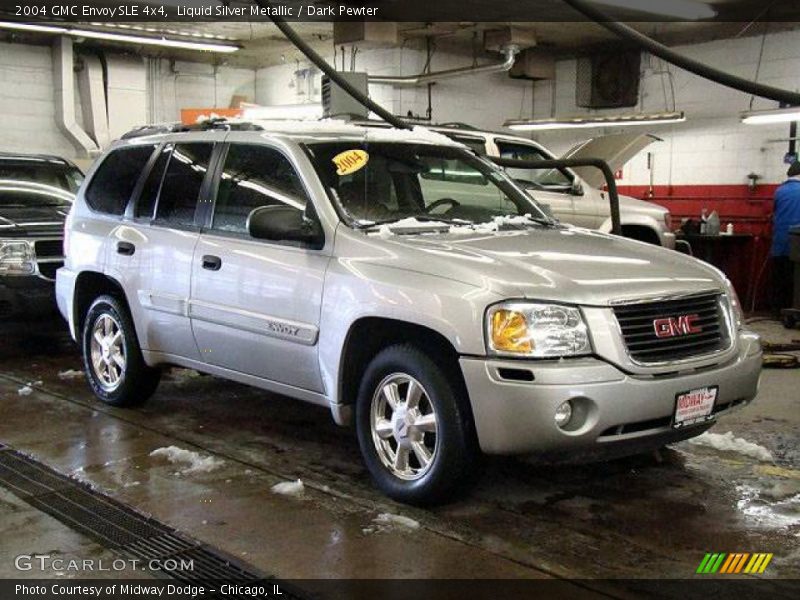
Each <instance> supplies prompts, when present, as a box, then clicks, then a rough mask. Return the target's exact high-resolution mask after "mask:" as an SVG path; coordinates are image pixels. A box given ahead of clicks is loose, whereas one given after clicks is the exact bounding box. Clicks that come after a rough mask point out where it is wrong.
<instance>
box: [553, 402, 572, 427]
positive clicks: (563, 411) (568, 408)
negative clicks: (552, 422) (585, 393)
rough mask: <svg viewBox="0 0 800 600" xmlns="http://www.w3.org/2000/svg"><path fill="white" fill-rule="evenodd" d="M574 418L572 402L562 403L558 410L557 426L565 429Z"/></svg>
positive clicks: (556, 416)
mask: <svg viewBox="0 0 800 600" xmlns="http://www.w3.org/2000/svg"><path fill="white" fill-rule="evenodd" d="M571 418H572V402H571V401H569V400H567V401H566V402H562V403H561V405H559V407H558V408H557V409H556V415H555V419H556V425H558V426H559V427H562V428H563V427H564V426H565V425H566V424H567V423H569V420H570V419H571Z"/></svg>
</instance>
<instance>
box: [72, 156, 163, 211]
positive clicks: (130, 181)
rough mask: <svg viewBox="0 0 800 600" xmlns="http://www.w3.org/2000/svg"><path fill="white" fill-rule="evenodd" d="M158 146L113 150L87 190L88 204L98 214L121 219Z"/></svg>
mask: <svg viewBox="0 0 800 600" xmlns="http://www.w3.org/2000/svg"><path fill="white" fill-rule="evenodd" d="M155 148H156V146H155V145H149V144H148V145H146V146H130V147H127V148H119V149H117V150H113V151H112V152H111V153H110V154H109V155H108V156H106V158H105V160H103V162H102V164H101V165H100V167H99V168H98V169H97V172H96V173H95V175H94V177H92V180H91V182H89V187H88V188H87V189H86V204H88V205H89V208H91V209H92V210H94V211H97V212H99V213H104V214H108V215H121V214H123V213H124V212H125V208H126V207H127V206H128V201H129V200H130V197H131V194H132V193H133V189H134V188H135V187H136V182H137V181H139V177H140V176H141V173H142V170H143V169H144V167H145V165H146V164H147V161H148V160H150V156H151V155H152V154H153V151H154V150H155Z"/></svg>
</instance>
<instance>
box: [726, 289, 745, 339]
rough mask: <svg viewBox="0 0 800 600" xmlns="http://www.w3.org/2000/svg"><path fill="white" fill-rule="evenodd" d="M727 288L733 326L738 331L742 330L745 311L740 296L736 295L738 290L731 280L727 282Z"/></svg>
mask: <svg viewBox="0 0 800 600" xmlns="http://www.w3.org/2000/svg"><path fill="white" fill-rule="evenodd" d="M725 286H726V287H727V288H728V303H729V304H730V306H731V317H732V318H733V324H734V325H735V327H736V330H737V331H738V330H740V329H741V328H742V324H743V323H744V310H743V309H742V303H741V302H740V301H739V294H737V293H736V288H734V287H733V284H732V283H731V282H730V280H729V279H726V280H725Z"/></svg>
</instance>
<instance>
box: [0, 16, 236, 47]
mask: <svg viewBox="0 0 800 600" xmlns="http://www.w3.org/2000/svg"><path fill="white" fill-rule="evenodd" d="M0 29H11V30H14V31H30V32H33V33H50V34H54V35H68V36H71V37H76V38H89V39H94V40H108V41H109V42H122V43H124V44H138V45H145V46H160V47H164V48H178V49H181V50H203V51H205V52H223V53H229V52H236V51H237V50H238V49H239V46H235V45H233V44H209V43H205V42H188V41H187V42H184V41H181V40H169V39H166V38H157V37H149V36H145V35H128V34H125V33H111V32H105V31H93V30H91V29H75V28H73V27H58V26H56V25H35V24H32V23H13V22H10V21H0Z"/></svg>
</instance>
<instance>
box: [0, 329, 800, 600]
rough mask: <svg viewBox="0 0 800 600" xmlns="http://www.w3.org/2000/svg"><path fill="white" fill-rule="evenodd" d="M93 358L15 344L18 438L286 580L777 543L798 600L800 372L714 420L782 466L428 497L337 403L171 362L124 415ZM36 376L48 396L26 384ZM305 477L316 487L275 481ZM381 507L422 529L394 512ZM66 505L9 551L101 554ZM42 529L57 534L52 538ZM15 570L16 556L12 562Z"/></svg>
mask: <svg viewBox="0 0 800 600" xmlns="http://www.w3.org/2000/svg"><path fill="white" fill-rule="evenodd" d="M753 326H754V327H755V328H757V329H759V330H760V331H762V332H764V333H765V337H766V338H767V339H769V340H770V341H788V340H789V339H791V338H800V330H795V331H794V332H786V331H785V330H783V329H782V328H781V327H780V326H779V325H777V324H775V323H771V322H757V323H754V325H753ZM80 368H81V362H80V358H79V356H78V354H77V351H76V349H75V348H74V346H73V345H72V344H71V342H70V341H69V340H67V338H66V336H60V337H58V338H55V339H54V338H52V337H43V338H41V339H38V340H33V339H8V338H6V339H5V340H3V341H2V342H0V402H2V404H0V442H2V443H5V444H7V445H9V446H12V447H13V448H15V449H17V450H19V451H22V452H24V453H27V454H30V455H32V456H34V457H35V458H37V459H39V460H41V461H43V462H45V463H47V464H48V465H50V466H52V467H53V468H55V469H56V470H58V471H60V472H62V473H67V474H71V475H73V476H75V477H78V478H80V479H83V480H86V481H88V482H90V483H91V484H92V485H94V486H97V487H98V488H99V489H101V490H103V491H105V492H107V493H108V494H110V495H111V496H113V497H115V498H117V499H118V500H121V501H123V502H125V503H128V504H129V505H131V506H133V507H135V508H137V509H138V510H140V511H143V512H146V513H149V514H152V515H153V516H155V517H156V518H158V519H160V520H162V521H164V522H166V523H168V524H170V525H172V526H174V527H176V528H178V529H179V530H181V531H184V532H186V533H187V534H188V535H191V536H193V537H195V538H198V539H200V540H202V541H204V542H206V543H208V544H211V545H213V546H216V547H218V548H221V549H222V550H224V551H226V552H228V553H229V554H232V555H235V556H239V557H240V558H241V559H243V560H245V561H247V562H249V563H251V564H252V565H253V566H254V567H256V568H257V569H260V570H262V571H263V572H267V573H271V574H275V575H277V576H279V577H282V578H286V579H305V578H411V577H413V578H462V577H469V578H475V577H477V578H481V577H482V578H550V577H570V578H601V579H602V578H684V577H691V576H692V575H693V574H694V572H695V569H696V568H697V565H698V564H699V562H700V560H701V559H702V557H703V555H704V554H705V553H706V552H716V551H720V552H737V551H740V552H772V553H774V554H775V558H774V559H773V561H772V563H771V565H770V566H769V568H768V569H767V571H766V572H765V573H764V574H763V575H762V576H760V577H762V578H763V579H767V580H771V583H769V585H771V586H774V591H775V592H776V593H778V594H779V595H781V594H780V592H782V593H785V594H786V595H787V596H788V595H792V594H795V597H797V596H796V592H797V591H798V590H797V589H791V588H790V587H788V586H791V585H796V582H795V583H794V584H792V583H791V582H789V581H786V580H788V579H790V578H794V579H797V578H800V411H798V405H800V392H798V389H800V370H794V371H789V370H786V371H778V370H769V371H765V373H764V376H763V379H762V388H761V394H760V397H759V399H758V401H757V402H755V403H754V404H752V405H750V406H747V407H745V408H744V409H742V410H740V411H738V412H736V413H734V414H732V415H729V416H728V417H727V418H725V419H724V420H721V422H720V423H718V424H717V425H716V426H715V427H714V429H713V430H712V431H713V432H716V433H725V432H727V431H732V432H733V433H734V434H735V435H736V436H737V437H742V438H745V439H746V440H748V441H751V442H754V443H758V444H760V445H762V446H763V447H765V448H766V449H767V450H769V451H770V452H771V453H772V454H773V456H774V457H775V460H774V461H767V462H761V461H758V460H755V459H752V458H749V457H747V456H744V455H742V454H739V453H732V452H721V451H718V450H715V449H712V448H707V447H701V446H697V445H693V444H691V443H686V442H684V443H682V444H678V445H676V446H675V447H673V448H672V449H669V450H666V451H664V452H662V453H661V455H660V457H656V456H647V457H635V458H630V459H624V460H618V461H614V462H609V463H603V464H599V465H589V466H570V467H555V466H549V467H548V466H541V465H537V464H535V463H534V462H532V461H529V460H526V459H520V458H503V459H489V460H487V461H485V464H484V465H483V466H482V468H483V470H484V474H483V476H482V478H481V480H480V482H479V484H478V486H477V488H476V489H475V490H474V491H473V492H472V493H471V494H470V495H469V496H468V497H467V498H465V499H463V500H461V501H459V502H456V503H453V504H450V505H447V506H444V507H439V508H436V509H431V510H422V509H415V508H410V507H406V506H402V505H399V504H396V503H393V502H392V501H390V500H387V499H386V498H385V497H383V496H382V495H381V494H380V493H378V492H377V491H376V490H375V489H374V488H373V487H372V485H371V483H370V480H369V478H368V476H367V473H366V471H365V470H364V468H363V467H362V465H361V459H360V456H359V452H358V447H357V443H356V440H355V437H354V435H353V432H352V431H348V430H342V429H339V428H337V427H336V426H335V425H334V424H333V423H332V421H331V419H330V414H329V413H328V412H327V411H325V410H323V409H321V408H318V407H314V406H310V405H306V404H303V403H299V402H295V401H292V400H290V399H287V398H283V397H280V396H272V395H269V394H266V393H264V392H262V391H259V390H255V389H252V388H247V387H244V386H241V385H237V384H233V383H229V382H226V381H222V380H217V379H214V378H211V377H206V376H199V375H197V374H195V373H194V372H189V371H182V370H172V371H170V372H169V373H168V374H167V375H166V376H165V378H164V380H163V381H162V384H161V387H160V388H159V391H158V392H157V394H156V396H155V397H154V398H153V399H152V400H151V401H150V402H149V403H148V404H147V405H146V406H144V407H142V408H138V409H125V410H122V409H113V408H110V407H107V406H104V405H102V404H100V403H98V402H96V401H95V400H94V398H93V396H92V395H91V393H90V392H89V390H88V387H87V385H86V382H85V381H84V380H83V379H82V378H77V379H62V378H60V377H59V376H58V374H59V372H63V371H65V370H67V369H76V370H78V369H80ZM28 383H31V384H32V385H33V388H34V391H33V393H31V394H30V395H26V396H21V395H19V394H18V390H19V388H21V387H22V386H23V385H25V384H28ZM166 446H177V447H180V448H183V449H186V450H191V451H195V452H198V453H199V454H200V455H201V456H203V457H214V458H216V459H218V460H219V461H221V462H220V464H219V465H218V466H216V467H215V468H213V469H211V470H209V471H207V472H187V469H186V467H185V465H181V464H173V463H170V462H169V461H168V460H166V459H165V458H164V457H160V456H150V453H151V452H152V451H153V450H155V449H157V448H162V447H166ZM476 467H477V465H476ZM298 478H299V479H302V481H303V482H304V484H305V492H304V494H303V495H302V496H301V497H291V496H284V495H277V494H275V493H272V492H271V491H270V488H271V487H272V486H273V485H274V484H276V483H279V482H282V481H287V480H295V479H298ZM7 502H8V503H9V504H8V505H9V506H11V505H19V502H13V500H7V498H6V495H2V496H0V511H5V510H12V509H11V508H7V507H6V503H7ZM22 506H23V507H24V505H22ZM14 510H17V509H14ZM20 510H21V509H20ZM31 510H32V509H27V512H28V513H30V512H31ZM34 512H35V511H34ZM381 513H392V514H398V515H403V516H406V517H409V518H411V519H414V520H415V521H417V522H418V523H419V524H420V526H419V528H416V529H411V528H407V527H403V526H400V525H397V524H394V525H392V524H386V523H381V522H376V518H377V517H378V515H379V514H381ZM0 517H3V515H0ZM48 519H49V517H48V518H47V519H37V518H29V519H24V518H23V519H20V520H19V526H18V527H15V528H14V529H13V533H11V532H9V531H4V533H5V534H6V535H4V536H3V538H4V540H3V542H2V546H0V548H2V550H4V551H5V554H6V555H9V554H13V555H16V554H20V553H31V552H33V551H39V549H40V547H44V546H47V547H51V549H53V548H56V549H57V550H58V551H59V552H62V553H64V554H71V555H75V556H77V557H81V556H83V555H85V554H86V553H87V552H94V550H89V549H87V548H88V546H86V545H85V544H86V542H85V540H83V541H81V542H80V543H77V544H76V542H75V540H76V539H77V537H78V536H76V534H74V533H73V532H70V531H69V530H64V531H62V532H61V533H60V534H59V533H57V532H56V533H53V532H54V531H55V529H58V528H55V529H54V528H53V526H52V524H51V523H48V522H47V520H48ZM5 520H6V519H5V518H3V521H4V522H5ZM48 528H49V529H48ZM40 529H43V530H46V531H49V532H50V533H48V535H51V536H54V537H51V538H48V539H52V541H49V542H48V543H47V544H44V545H42V544H38V545H37V544H34V543H33V542H32V540H35V539H36V536H37V535H38V533H36V532H38V531H40ZM82 544H83V545H82ZM13 575H16V573H15V572H14V571H13V568H12V567H10V566H9V565H8V564H2V565H0V576H2V577H10V576H13ZM766 583H767V582H765V584H766ZM608 585H611V584H609V583H608V582H602V583H601V582H599V581H598V582H597V583H596V585H594V584H593V585H592V586H590V588H593V589H596V590H598V591H601V592H602V591H603V590H604V589H605V587H607V586H608ZM576 589H577V588H576ZM581 593H582V594H583V595H593V594H592V592H591V590H587V589H585V587H584V588H581Z"/></svg>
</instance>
